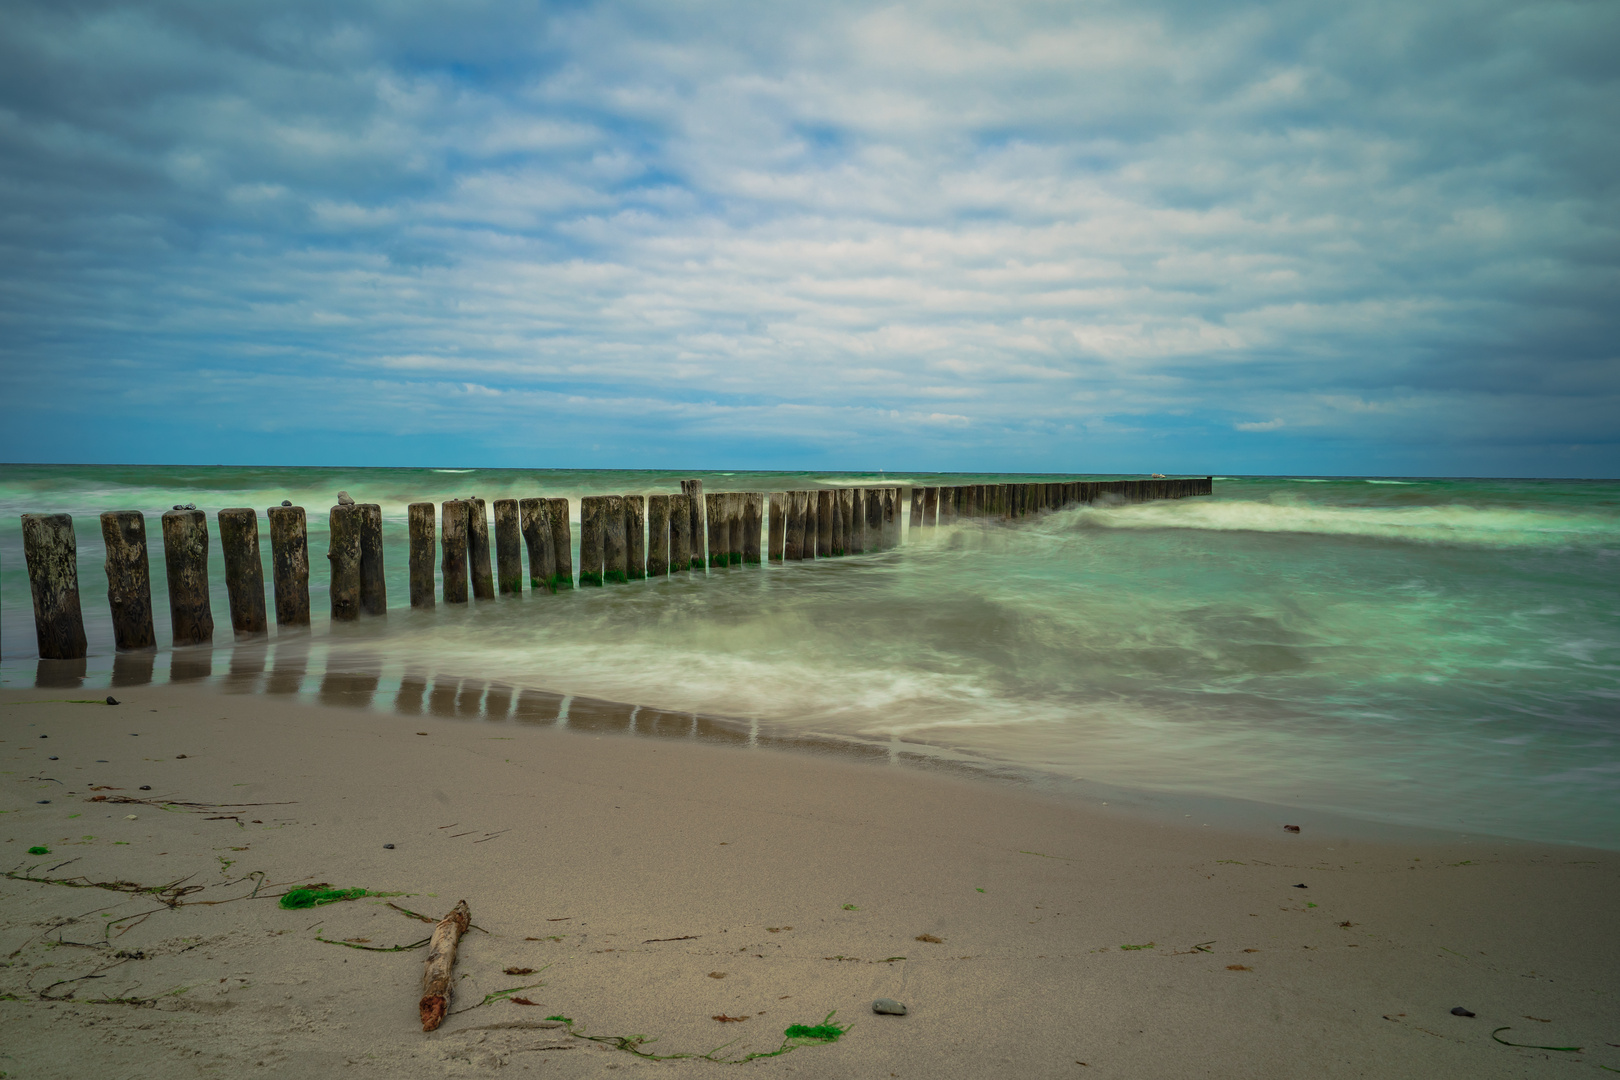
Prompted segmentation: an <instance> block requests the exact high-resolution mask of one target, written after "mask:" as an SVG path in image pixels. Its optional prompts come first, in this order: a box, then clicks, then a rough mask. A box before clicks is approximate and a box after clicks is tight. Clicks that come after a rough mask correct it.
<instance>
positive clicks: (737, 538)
mask: <svg viewBox="0 0 1620 1080" xmlns="http://www.w3.org/2000/svg"><path fill="white" fill-rule="evenodd" d="M742 514H743V494H742V492H740V491H728V492H726V565H728V566H741V565H742V561H743V553H742V546H743V528H742Z"/></svg>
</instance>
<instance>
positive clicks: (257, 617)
mask: <svg viewBox="0 0 1620 1080" xmlns="http://www.w3.org/2000/svg"><path fill="white" fill-rule="evenodd" d="M219 550H220V554H222V555H224V556H225V593H226V595H227V596H229V597H230V602H231V629H232V630H233V631H235V633H236V636H237V637H239V638H243V637H253V636H255V635H258V634H266V633H269V631H270V620H269V618H268V617H267V616H266V614H265V609H264V563H263V561H262V560H261V559H260V558H259V515H258V513H257V512H256V511H255V510H254V509H253V508H252V507H250V506H237V507H230V508H228V509H225V510H221V511H220V512H219Z"/></svg>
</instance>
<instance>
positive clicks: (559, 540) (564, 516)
mask: <svg viewBox="0 0 1620 1080" xmlns="http://www.w3.org/2000/svg"><path fill="white" fill-rule="evenodd" d="M546 501H547V502H548V503H550V505H551V557H552V559H553V560H554V561H555V562H556V564H557V576H556V577H555V578H553V579H552V580H553V582H554V583H555V587H556V588H557V589H558V590H562V589H572V588H573V587H574V536H573V532H572V531H571V530H570V528H569V525H568V500H567V499H565V498H561V497H558V498H553V499H547V500H546ZM583 539H584V538H583V537H581V540H582V541H583Z"/></svg>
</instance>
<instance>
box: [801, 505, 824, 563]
mask: <svg viewBox="0 0 1620 1080" xmlns="http://www.w3.org/2000/svg"><path fill="white" fill-rule="evenodd" d="M820 542H821V506H820V503H819V502H818V501H817V499H816V493H815V492H814V491H806V492H805V493H804V557H805V558H807V559H814V558H815V557H816V555H817V550H816V549H817V547H818V545H819V544H820Z"/></svg>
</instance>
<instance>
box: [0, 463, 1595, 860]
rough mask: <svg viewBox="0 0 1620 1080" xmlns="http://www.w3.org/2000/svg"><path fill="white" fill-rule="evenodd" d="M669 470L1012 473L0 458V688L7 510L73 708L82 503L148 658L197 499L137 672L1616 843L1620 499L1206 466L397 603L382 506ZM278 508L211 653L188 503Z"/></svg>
mask: <svg viewBox="0 0 1620 1080" xmlns="http://www.w3.org/2000/svg"><path fill="white" fill-rule="evenodd" d="M683 476H698V477H700V478H701V479H702V480H703V481H704V486H705V490H710V491H721V490H761V491H768V490H783V489H786V488H803V487H813V486H817V485H842V484H862V483H878V482H882V483H888V484H895V485H908V484H910V483H912V482H916V483H929V484H931V483H953V482H964V483H965V482H994V481H996V480H998V479H1007V480H1024V479H1028V480H1038V479H1042V478H1041V477H997V476H974V477H968V476H955V475H949V476H944V475H942V476H933V475H916V474H910V475H889V476H884V477H879V476H877V475H855V474H827V473H801V474H781V473H734V474H728V473H690V474H686V473H682V474H676V473H653V472H561V471H558V472H550V471H522V470H429V469H399V470H384V469H374V470H366V469H302V468H300V469H275V468H264V469H240V468H180V467H173V468H170V467H161V468H159V467H115V466H107V467H90V466H53V467H43V466H7V467H4V469H3V471H0V512H3V517H0V612H3V638H0V647H3V656H0V675H3V677H4V679H5V682H6V684H7V685H12V686H17V685H31V684H32V683H33V681H34V679H35V677H36V661H35V651H34V640H33V626H32V616H31V609H30V606H29V600H28V590H27V581H26V576H25V574H24V570H23V564H22V554H21V540H20V530H19V524H18V514H20V513H22V512H24V511H33V512H60V511H66V512H69V513H71V514H73V515H74V520H75V525H76V529H77V533H78V541H79V560H80V562H79V565H80V582H81V593H82V596H83V599H84V607H85V613H86V623H87V631H88V634H89V637H90V643H91V652H92V654H93V655H92V657H91V659H90V661H89V663H88V665H87V674H86V677H85V679H84V685H85V686H87V687H100V686H106V685H108V684H109V682H110V681H111V678H112V659H111V630H110V626H109V624H108V621H107V605H106V600H105V587H104V585H105V579H104V577H103V576H102V572H101V558H102V551H101V541H100V532H99V527H98V525H97V522H96V515H97V514H98V513H99V512H100V511H102V510H106V509H142V510H145V511H147V513H148V538H149V541H150V542H151V543H152V573H153V581H154V584H153V593H154V596H153V599H154V606H155V607H156V608H157V609H158V621H159V627H158V637H159V641H160V642H167V640H168V632H167V626H166V625H165V624H166V616H167V601H166V594H165V592H164V584H163V578H162V569H163V562H162V557H161V551H160V537H159V530H158V527H157V520H156V517H157V514H158V513H160V512H161V511H162V510H164V509H167V508H168V507H169V506H171V505H172V504H174V503H177V502H180V503H184V502H195V503H196V504H197V505H198V506H199V507H200V508H202V509H204V510H207V511H209V512H210V528H211V530H212V531H213V536H214V543H215V547H214V549H213V550H214V553H215V558H214V561H213V563H212V567H211V570H212V573H211V578H212V583H213V587H214V611H215V622H216V632H215V640H216V647H215V648H214V649H213V650H212V653H211V654H210V653H206V652H205V653H204V654H202V655H201V657H200V658H199V656H198V655H196V654H190V653H183V654H181V655H178V656H175V657H172V658H171V657H170V656H169V655H168V653H167V652H166V651H164V652H161V653H160V655H159V656H158V658H157V660H156V662H155V667H154V676H153V677H154V678H156V679H157V680H159V681H162V680H164V679H167V678H170V677H171V676H174V677H182V676H185V675H186V674H188V673H189V674H196V675H200V674H201V673H202V672H203V671H206V672H208V676H207V677H209V678H212V679H215V680H216V681H221V682H224V683H227V684H229V685H232V686H235V687H237V688H243V689H258V690H273V689H275V683H276V680H277V678H278V677H279V678H280V680H281V685H282V688H283V689H287V688H292V689H296V690H301V691H302V692H304V693H308V694H315V693H317V692H318V691H317V687H318V686H319V685H320V682H321V680H322V679H323V678H327V679H328V685H331V683H330V676H331V675H332V674H333V673H345V672H352V673H357V675H358V676H359V682H358V683H356V684H355V685H359V686H361V687H362V688H363V690H364V693H363V695H362V697H365V696H366V695H370V698H371V700H373V701H374V702H375V703H376V704H377V706H378V707H387V706H390V705H391V703H392V702H393V701H394V700H395V699H396V695H395V691H396V690H397V688H398V687H399V686H400V685H401V683H402V682H407V683H409V682H410V681H411V680H414V679H418V678H421V679H427V680H430V681H434V680H436V681H438V682H445V681H446V680H466V682H464V683H462V684H461V685H464V686H471V685H478V686H480V687H481V686H482V684H483V683H486V682H487V683H493V684H496V685H499V686H511V687H518V688H521V687H533V688H544V689H548V690H552V691H556V692H558V693H561V694H568V695H586V696H590V697H595V698H602V699H608V700H613V701H624V702H635V703H639V704H641V705H644V706H651V707H655V708H658V709H663V710H670V711H673V712H689V713H698V714H704V715H708V716H722V717H740V718H745V719H747V720H749V721H751V722H753V723H754V725H755V727H756V728H757V729H760V730H771V731H780V732H786V733H824V734H829V735H833V736H838V737H842V738H849V739H856V740H875V741H877V742H880V743H881V742H883V741H884V740H903V741H905V742H907V743H925V744H928V745H930V746H934V747H939V748H943V749H945V750H948V751H950V752H952V753H954V754H956V755H958V756H962V757H967V758H973V759H979V760H984V761H987V762H993V763H1003V764H1006V765H1011V766H1017V767H1019V768H1022V769H1029V770H1037V771H1039V772H1041V773H1044V774H1049V775H1051V776H1055V777H1062V778H1071V779H1084V780H1086V781H1092V782H1099V783H1106V784H1111V785H1122V786H1126V787H1133V788H1140V789H1150V790H1155V791H1163V792H1174V793H1180V794H1186V795H1213V796H1233V797H1239V798H1244V799H1253V800H1260V801H1262V802H1269V803H1277V804H1282V805H1285V806H1288V807H1295V808H1314V809H1320V810H1325V811H1335V812H1339V813H1344V814H1349V815H1352V816H1355V817H1360V818H1363V819H1366V820H1369V821H1382V822H1392V823H1403V824H1416V825H1426V826H1433V827H1437V828H1447V829H1458V830H1462V831H1465V832H1475V833H1496V834H1502V835H1509V836H1518V837H1525V838H1532V839H1544V840H1560V841H1573V842H1581V843H1587V844H1593V845H1598V846H1603V847H1608V848H1620V483H1617V482H1613V481H1530V480H1435V479H1422V478H1390V479H1368V480H1362V479H1322V478H1303V477H1301V478H1244V477H1237V478H1217V480H1216V483H1215V495H1214V497H1212V498H1197V499H1187V500H1180V501H1175V502H1164V503H1153V504H1146V505H1138V506H1116V507H1102V506H1097V507H1087V508H1081V509H1072V510H1067V511H1062V512H1059V513H1054V514H1048V515H1045V516H1042V517H1040V518H1038V519H1033V520H1028V521H1023V522H1019V523H1018V524H1016V525H1008V524H1000V523H983V522H968V523H962V524H959V525H955V526H950V527H945V528H940V529H937V530H927V531H924V532H922V533H921V535H910V534H908V535H907V537H906V541H905V543H904V544H903V545H902V547H901V548H899V549H898V550H895V551H890V552H886V553H883V554H879V555H870V556H858V557H852V558H847V559H838V560H825V561H821V562H812V563H803V564H796V565H789V566H786V567H765V568H757V567H754V568H746V569H745V568H741V567H738V568H732V569H728V570H723V571H713V572H709V573H699V574H686V575H678V576H677V577H675V578H671V579H667V580H650V581H647V582H638V583H632V584H629V585H622V586H617V587H611V588H607V589H602V590H582V591H578V592H575V593H572V594H563V595H559V596H546V595H538V596H537V595H530V594H525V595H524V596H522V597H519V598H506V599H500V600H496V601H489V602H484V603H475V604H473V605H470V606H468V607H465V608H459V609H451V608H447V607H445V606H442V605H441V606H440V607H438V608H437V609H435V610H433V611H431V612H413V611H411V610H410V609H409V608H408V607H407V606H405V605H406V603H407V596H408V593H407V589H406V563H405V548H404V537H405V526H404V514H405V504H406V503H407V502H410V501H417V500H426V499H432V500H435V501H438V500H442V499H445V498H450V497H454V496H461V495H478V496H480V497H482V498H484V499H486V500H491V501H493V500H494V499H497V498H503V497H523V496H528V495H537V494H545V495H553V496H556V495H563V496H568V497H570V498H572V499H573V500H574V512H575V514H576V515H577V513H578V498H579V496H581V495H589V494H604V493H609V492H627V493H628V492H646V493H654V492H660V491H666V492H667V491H675V490H678V480H679V479H681V478H682V477H683ZM340 488H343V489H346V490H348V491H349V492H350V493H352V494H353V495H354V496H355V497H356V498H358V499H360V500H361V501H367V502H378V503H381V504H382V506H383V510H384V514H385V532H386V536H387V540H388V549H387V563H388V588H389V600H390V612H389V615H388V616H387V618H386V619H379V620H370V621H368V622H364V623H362V624H359V625H357V626H345V627H338V628H336V631H335V632H334V630H333V628H332V627H330V626H329V625H328V624H327V622H326V620H325V618H324V612H325V611H326V610H327V599H326V595H325V592H324V583H325V559H324V558H322V557H321V556H322V555H323V554H324V551H325V536H324V521H325V514H324V510H325V508H327V507H329V506H330V505H331V503H332V501H333V498H334V496H335V494H336V492H337V491H338V489H340ZM284 498H286V499H291V500H292V501H293V502H295V503H298V504H301V505H304V506H305V507H307V508H309V509H310V511H311V515H310V516H311V538H310V547H311V555H312V559H311V563H312V571H313V573H312V578H313V580H312V582H311V600H312V605H313V609H314V610H315V612H316V619H315V626H314V628H313V632H312V633H310V634H307V635H303V634H300V635H292V636H289V637H286V638H278V637H277V636H276V635H275V634H274V632H272V635H271V640H270V642H269V643H267V644H266V643H262V642H260V643H254V644H251V645H247V646H244V647H243V648H242V649H241V650H239V651H234V652H233V649H232V646H231V640H230V639H231V632H230V624H229V617H228V614H227V612H228V608H227V605H226V601H225V597H224V591H223V570H222V567H221V565H220V563H219V560H218V556H217V553H218V546H217V544H218V530H217V522H215V521H214V520H213V517H212V512H213V511H216V510H218V509H219V508H221V507H225V506H255V507H258V508H259V509H260V510H261V511H262V510H263V508H265V507H267V506H270V505H273V504H275V503H279V502H280V501H281V500H282V499H284ZM262 528H263V526H262V525H261V529H262ZM576 541H577V519H576ZM264 547H265V555H266V558H268V541H267V540H266V541H265V542H264ZM576 565H577V563H576ZM268 577H269V572H268V568H267V570H266V578H267V580H268ZM199 664H200V665H201V666H199ZM233 668H234V669H235V674H234V675H233V674H232V670H233ZM446 685H454V682H450V683H446ZM371 688H374V690H373V689H371ZM480 692H482V691H480ZM481 700H483V699H481ZM487 700H488V701H489V702H497V701H499V702H509V701H510V700H511V698H510V697H509V696H507V695H505V694H504V692H502V694H499V695H497V694H493V693H491V694H490V696H489V697H488V699H487ZM484 707H486V708H493V707H494V706H493V705H487V706H484ZM502 707H506V706H504V705H503V706H502Z"/></svg>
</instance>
